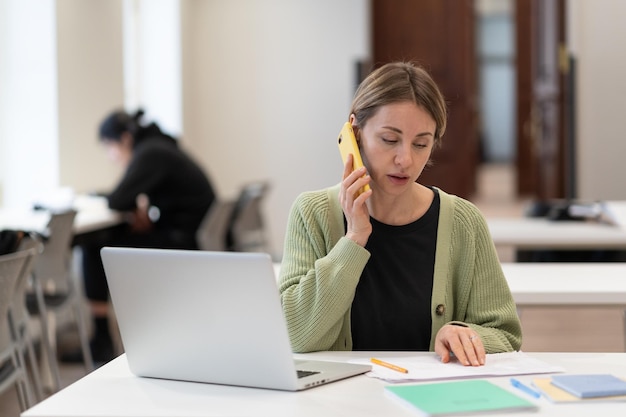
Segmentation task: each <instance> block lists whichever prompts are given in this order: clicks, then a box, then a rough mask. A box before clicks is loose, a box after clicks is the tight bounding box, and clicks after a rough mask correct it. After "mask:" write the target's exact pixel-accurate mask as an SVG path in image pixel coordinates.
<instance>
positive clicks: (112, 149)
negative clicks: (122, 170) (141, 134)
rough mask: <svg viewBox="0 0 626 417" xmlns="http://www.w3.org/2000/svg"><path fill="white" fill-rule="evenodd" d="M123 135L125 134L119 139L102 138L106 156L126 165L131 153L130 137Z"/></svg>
mask: <svg viewBox="0 0 626 417" xmlns="http://www.w3.org/2000/svg"><path fill="white" fill-rule="evenodd" d="M124 135H125V134H122V137H121V139H120V140H115V139H107V138H104V139H103V140H102V144H103V145H104V148H105V150H106V153H107V156H108V158H109V159H110V160H111V161H113V162H114V163H116V164H119V165H121V166H126V165H128V163H129V162H130V159H131V157H132V154H133V148H132V138H128V137H125V136H124Z"/></svg>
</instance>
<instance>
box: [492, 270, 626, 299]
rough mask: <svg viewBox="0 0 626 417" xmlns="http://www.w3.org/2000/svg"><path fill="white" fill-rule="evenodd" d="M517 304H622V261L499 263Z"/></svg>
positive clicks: (625, 277)
mask: <svg viewBox="0 0 626 417" xmlns="http://www.w3.org/2000/svg"><path fill="white" fill-rule="evenodd" d="M502 270H503V272H504V276H505V277H506V280H507V282H508V283H509V288H510V289H511V293H512V294H513V298H514V299H515V304H516V305H517V306H518V307H523V306H546V305H581V306H582V305H587V306H622V307H626V263H621V262H608V263H600V262H587V263H568V262H560V263H548V262H546V263H543V262H541V263H503V264H502Z"/></svg>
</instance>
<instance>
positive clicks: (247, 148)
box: [182, 0, 369, 253]
mask: <svg viewBox="0 0 626 417" xmlns="http://www.w3.org/2000/svg"><path fill="white" fill-rule="evenodd" d="M182 5H183V11H182V19H183V24H182V28H183V97H184V98H183V110H184V112H183V114H184V117H183V129H184V132H185V134H184V137H183V144H184V145H185V146H187V148H188V149H190V150H192V151H193V153H194V155H195V156H196V158H198V159H199V160H200V161H201V162H202V163H203V164H204V165H205V166H206V167H207V169H208V171H209V173H210V175H211V177H212V178H213V180H214V182H215V184H216V185H217V188H218V192H219V193H220V195H221V196H222V197H225V198H232V197H234V196H235V194H236V193H237V192H238V190H239V187H241V186H242V185H243V184H244V183H246V182H248V181H253V180H256V179H266V180H268V181H269V182H270V183H271V187H272V188H271V191H270V194H269V196H268V199H267V200H266V204H265V213H266V214H267V216H266V218H267V222H268V225H269V228H270V230H271V231H272V235H271V236H270V239H271V245H272V249H273V252H275V253H282V244H283V239H284V229H285V226H286V221H287V216H288V212H289V208H290V206H291V203H292V202H293V200H294V199H295V197H296V196H297V194H298V193H300V192H302V191H305V190H311V189H317V188H321V187H325V186H329V185H331V184H334V183H337V182H339V180H340V179H341V162H340V158H339V154H338V152H337V145H336V137H337V135H338V133H339V130H340V128H341V125H342V123H343V122H344V121H345V120H347V118H348V111H349V106H350V102H351V99H352V94H353V92H354V84H355V82H356V79H355V77H356V76H355V72H356V71H355V63H356V61H357V60H360V59H365V58H368V57H369V43H368V42H369V26H368V25H369V15H368V13H369V9H368V1H366V0H350V1H346V0H344V1H335V0H318V1H311V2H308V1H307V2H295V1H291V0H264V1H256V0H237V1H223V0H212V1H208V0H207V1H205V0H199V1H195V0H188V1H183V3H182ZM347 16H348V17H349V19H350V22H351V25H349V26H348V25H346V17H347Z"/></svg>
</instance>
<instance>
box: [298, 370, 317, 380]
mask: <svg viewBox="0 0 626 417" xmlns="http://www.w3.org/2000/svg"><path fill="white" fill-rule="evenodd" d="M296 372H298V378H304V377H305V376H310V375H315V374H319V372H316V371H301V370H299V369H298V370H297V371H296Z"/></svg>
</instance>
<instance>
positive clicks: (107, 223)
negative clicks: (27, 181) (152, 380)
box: [0, 195, 123, 235]
mask: <svg viewBox="0 0 626 417" xmlns="http://www.w3.org/2000/svg"><path fill="white" fill-rule="evenodd" d="M73 207H74V209H76V211H77V213H76V218H75V219H74V234H76V235H80V234H85V233H89V232H93V231H98V230H101V229H105V228H107V227H111V226H116V225H118V224H120V223H121V222H122V221H123V219H122V214H121V213H119V212H116V211H114V210H111V209H109V207H108V205H107V201H106V199H105V198H104V197H94V196H86V195H80V196H77V197H76V198H75V200H74V204H73ZM49 220H50V213H48V212H47V211H45V210H41V211H39V210H29V209H26V210H18V209H0V230H2V229H21V230H28V231H35V232H43V231H45V230H46V225H47V224H48V221H49Z"/></svg>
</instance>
